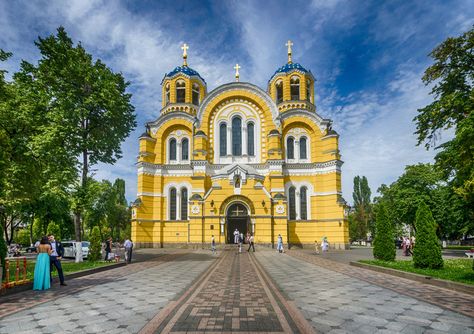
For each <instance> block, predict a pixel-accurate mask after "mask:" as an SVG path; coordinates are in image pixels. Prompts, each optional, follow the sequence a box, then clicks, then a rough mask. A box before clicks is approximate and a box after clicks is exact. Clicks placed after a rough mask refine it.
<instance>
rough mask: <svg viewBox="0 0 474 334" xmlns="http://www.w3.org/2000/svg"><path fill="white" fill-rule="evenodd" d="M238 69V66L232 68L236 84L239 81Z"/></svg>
mask: <svg viewBox="0 0 474 334" xmlns="http://www.w3.org/2000/svg"><path fill="white" fill-rule="evenodd" d="M239 69H240V66H239V64H235V66H234V70H235V81H237V82H238V81H239V77H240V74H239Z"/></svg>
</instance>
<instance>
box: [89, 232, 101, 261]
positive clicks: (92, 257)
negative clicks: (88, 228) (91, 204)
mask: <svg viewBox="0 0 474 334" xmlns="http://www.w3.org/2000/svg"><path fill="white" fill-rule="evenodd" d="M101 240H102V238H101V236H100V232H99V227H98V226H94V228H93V229H92V232H91V234H90V237H89V242H90V245H89V255H88V260H89V261H97V260H99V259H100V250H101V248H102V247H101V246H102V244H101Z"/></svg>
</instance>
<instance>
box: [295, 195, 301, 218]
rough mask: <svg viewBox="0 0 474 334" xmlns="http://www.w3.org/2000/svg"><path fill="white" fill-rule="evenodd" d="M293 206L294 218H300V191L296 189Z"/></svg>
mask: <svg viewBox="0 0 474 334" xmlns="http://www.w3.org/2000/svg"><path fill="white" fill-rule="evenodd" d="M295 202H296V203H295V207H296V220H299V219H300V212H301V201H300V192H299V190H298V189H296V191H295Z"/></svg>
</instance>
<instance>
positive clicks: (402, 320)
mask: <svg viewBox="0 0 474 334" xmlns="http://www.w3.org/2000/svg"><path fill="white" fill-rule="evenodd" d="M256 254H257V259H258V260H259V262H260V263H261V264H262V266H263V267H264V269H265V270H266V271H267V272H268V273H269V275H270V276H271V277H272V278H273V279H274V280H275V282H276V284H277V285H278V286H279V287H280V289H282V291H284V293H285V294H286V295H287V297H288V298H289V299H292V300H294V301H295V303H296V305H297V306H298V308H299V309H300V310H301V311H302V312H303V314H304V316H305V317H306V319H307V320H308V321H310V322H311V324H312V326H313V327H314V328H315V329H316V330H317V331H319V332H323V333H473V332H474V319H473V318H471V317H468V316H464V315H461V314H458V313H455V312H451V311H448V310H446V309H443V308H441V307H438V306H434V305H431V304H428V303H426V302H424V301H420V300H418V299H415V298H412V297H408V296H406V294H405V293H401V291H393V289H392V288H393V286H398V287H399V288H400V290H402V289H405V290H408V291H410V292H411V291H413V289H411V287H412V286H411V285H410V284H416V282H412V281H407V280H402V279H399V278H394V277H393V276H388V275H384V274H381V275H380V276H387V277H384V278H388V279H387V280H386V281H383V282H382V281H379V282H377V284H374V282H373V281H371V282H368V281H367V279H365V278H367V277H368V276H371V275H373V272H371V271H367V270H364V269H359V268H354V267H350V266H348V265H345V264H341V263H336V262H334V261H329V260H327V259H323V258H321V257H318V256H316V255H313V256H312V258H307V257H306V256H307V254H305V253H303V254H302V253H301V252H297V251H293V252H291V251H290V252H287V253H286V254H278V253H277V252H259V253H256ZM289 254H291V255H292V256H291V255H289ZM303 259H304V260H303ZM315 264H316V265H315ZM377 274H378V273H377ZM365 276H367V277H365ZM385 283H387V284H389V286H390V288H389V289H388V288H384V287H381V286H380V285H383V284H385ZM420 285H422V284H421V283H420ZM416 288H420V287H416ZM434 288H435V289H434V290H436V291H430V292H429V293H433V295H427V296H425V297H426V298H433V299H436V298H437V293H440V292H441V290H443V291H442V292H443V293H445V294H450V293H452V294H453V296H452V299H456V296H455V295H454V294H455V293H454V292H451V291H448V290H444V289H441V288H436V287H434ZM423 291H424V292H425V293H427V292H426V290H423ZM423 291H422V293H423ZM422 293H421V294H416V295H415V296H416V297H420V296H421V295H422ZM441 303H443V301H441ZM470 306H471V308H472V307H474V303H472V301H471V304H470Z"/></svg>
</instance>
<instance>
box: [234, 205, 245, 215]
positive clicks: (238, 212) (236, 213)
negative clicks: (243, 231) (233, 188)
mask: <svg viewBox="0 0 474 334" xmlns="http://www.w3.org/2000/svg"><path fill="white" fill-rule="evenodd" d="M240 213H245V210H239V206H237V207H236V208H235V210H234V216H240Z"/></svg>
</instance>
